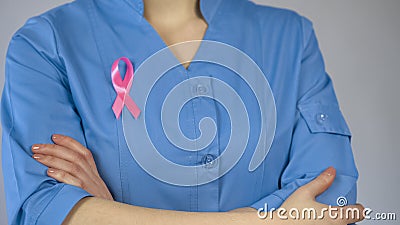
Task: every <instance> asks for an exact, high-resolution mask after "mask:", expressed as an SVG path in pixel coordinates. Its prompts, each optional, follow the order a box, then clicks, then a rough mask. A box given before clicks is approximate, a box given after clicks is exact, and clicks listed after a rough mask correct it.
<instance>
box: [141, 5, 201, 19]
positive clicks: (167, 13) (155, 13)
mask: <svg viewBox="0 0 400 225" xmlns="http://www.w3.org/2000/svg"><path fill="white" fill-rule="evenodd" d="M143 3H144V17H145V18H146V19H147V20H149V21H163V22H164V23H170V22H177V21H182V20H189V19H194V18H202V16H201V12H200V6H199V0H143Z"/></svg>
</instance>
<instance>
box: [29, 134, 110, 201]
mask: <svg viewBox="0 0 400 225" xmlns="http://www.w3.org/2000/svg"><path fill="white" fill-rule="evenodd" d="M52 140H53V142H54V144H35V145H33V146H32V152H33V153H34V154H33V158H34V159H36V160H37V161H38V162H40V163H42V164H44V165H45V166H47V167H48V170H47V175H48V176H50V177H52V178H54V179H56V180H57V181H59V182H62V183H66V184H70V185H74V186H77V187H80V188H82V189H84V190H86V191H87V192H89V193H90V194H92V195H93V196H95V197H99V198H103V199H107V200H113V197H112V195H111V193H110V191H109V190H108V188H107V186H106V184H105V183H104V181H103V179H102V178H101V177H100V175H99V172H98V171H97V167H96V164H95V162H94V159H93V156H92V153H91V152H90V150H89V149H87V148H85V147H84V146H82V145H81V144H80V143H79V142H77V141H76V140H74V139H72V138H70V137H67V136H64V135H53V136H52Z"/></svg>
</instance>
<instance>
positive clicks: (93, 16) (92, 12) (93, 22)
mask: <svg viewBox="0 0 400 225" xmlns="http://www.w3.org/2000/svg"><path fill="white" fill-rule="evenodd" d="M88 7H89V9H88V11H89V13H88V17H89V19H90V22H91V23H90V24H91V26H90V28H91V29H90V32H91V35H92V37H93V39H94V42H95V46H96V49H97V53H98V54H97V56H98V59H99V61H100V62H102V64H103V71H104V76H105V78H106V80H108V77H107V72H106V71H107V68H106V67H105V63H104V59H103V57H102V55H101V52H102V51H101V50H100V45H99V42H101V40H100V38H97V37H96V35H95V32H94V26H95V25H98V21H97V18H96V16H97V14H96V12H95V10H94V2H93V0H91V1H90V2H89V5H88ZM108 93H109V96H110V105H112V101H113V95H112V91H111V90H110V88H108ZM115 129H116V131H117V148H118V153H119V157H118V160H119V162H118V165H119V177H120V190H121V191H120V194H121V200H122V202H124V194H123V185H122V183H123V176H122V169H121V164H122V162H121V146H120V134H119V130H118V120H115Z"/></svg>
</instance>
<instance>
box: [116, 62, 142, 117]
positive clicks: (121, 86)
mask: <svg viewBox="0 0 400 225" xmlns="http://www.w3.org/2000/svg"><path fill="white" fill-rule="evenodd" d="M121 60H122V61H124V62H125V64H126V66H127V68H126V73H125V77H124V80H122V77H121V73H120V72H119V67H118V64H119V62H120V61H121ZM133 73H134V71H133V65H132V63H131V61H130V60H129V59H128V58H126V57H121V58H119V59H117V60H115V62H114V63H113V65H112V68H111V78H112V83H113V86H114V89H115V91H116V92H117V97H116V99H115V101H114V104H113V106H112V109H113V111H114V114H115V117H116V118H117V119H119V117H120V115H121V113H122V109H123V108H124V105H126V107H128V110H129V111H130V112H131V113H132V115H133V117H135V119H137V118H138V117H139V115H140V109H139V107H138V106H137V105H136V103H135V102H134V101H133V100H132V98H131V97H130V96H129V92H130V89H131V87H132V82H133V76H134V74H133Z"/></svg>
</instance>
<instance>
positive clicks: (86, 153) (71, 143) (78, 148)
mask: <svg viewBox="0 0 400 225" xmlns="http://www.w3.org/2000/svg"><path fill="white" fill-rule="evenodd" d="M52 140H53V142H54V143H55V144H57V145H60V146H63V147H65V148H68V149H71V150H74V151H75V152H77V153H79V154H80V155H82V156H83V157H84V158H85V159H86V160H87V162H88V163H89V165H90V166H91V167H93V168H96V164H95V162H94V159H93V156H92V152H91V151H90V150H89V149H87V148H85V146H83V145H81V144H80V143H79V142H78V141H76V140H75V139H73V138H71V137H68V136H65V135H61V134H54V135H53V136H52Z"/></svg>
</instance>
